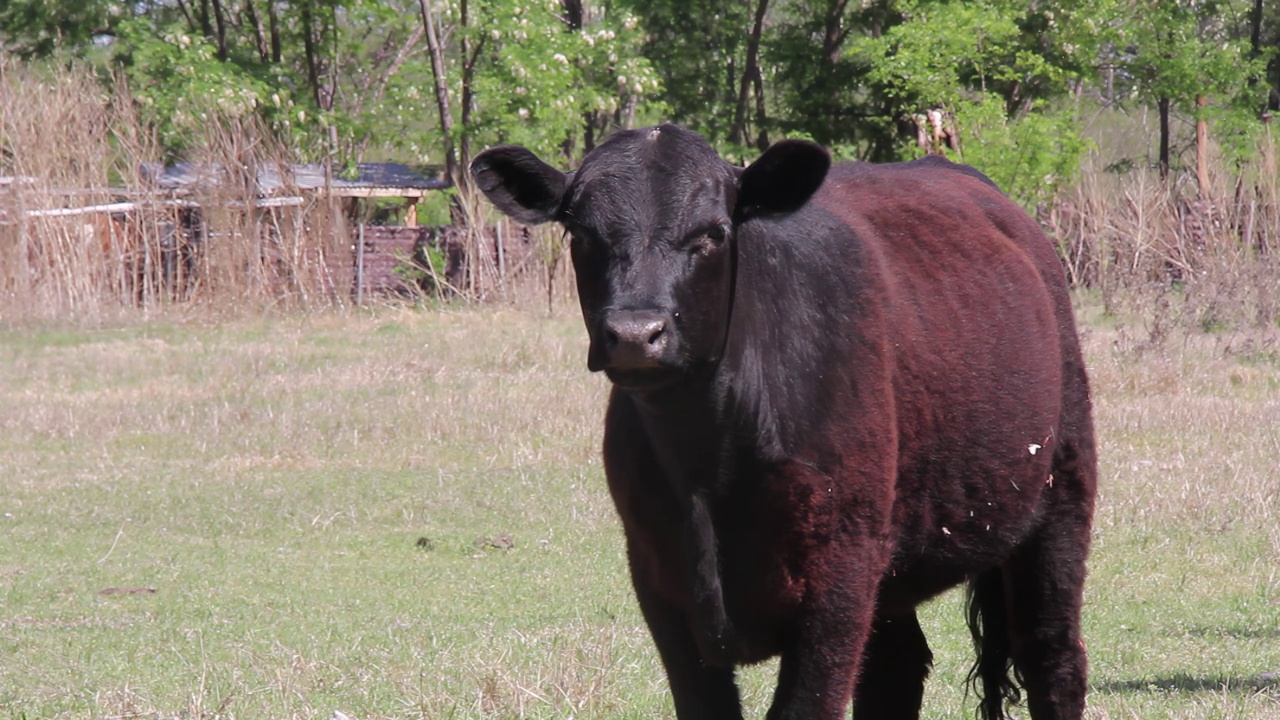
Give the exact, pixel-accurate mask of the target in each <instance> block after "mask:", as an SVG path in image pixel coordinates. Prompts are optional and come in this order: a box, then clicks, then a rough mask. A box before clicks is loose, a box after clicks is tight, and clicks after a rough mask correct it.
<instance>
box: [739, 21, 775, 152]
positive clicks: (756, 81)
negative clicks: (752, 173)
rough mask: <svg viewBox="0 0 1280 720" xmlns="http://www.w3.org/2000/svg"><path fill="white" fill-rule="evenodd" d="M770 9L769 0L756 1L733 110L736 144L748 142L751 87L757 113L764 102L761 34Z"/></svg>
mask: <svg viewBox="0 0 1280 720" xmlns="http://www.w3.org/2000/svg"><path fill="white" fill-rule="evenodd" d="M768 10H769V0H759V2H757V3H756V15H755V22H753V23H752V25H751V36H750V37H748V38H747V62H746V66H745V67H744V68H743V69H742V82H741V83H740V84H739V87H738V105H737V107H735V108H734V111H733V130H732V131H731V132H730V133H729V142H731V143H733V144H735V145H744V144H746V142H747V106H748V97H747V96H748V94H749V92H750V91H751V89H753V88H754V89H755V91H756V106H757V115H760V114H761V113H760V110H762V109H763V107H764V104H763V102H762V98H761V97H760V96H761V86H762V82H761V77H760V35H761V33H762V32H763V31H764V16H765V13H766V12H768ZM756 120H757V122H758V123H759V122H760V121H762V120H763V118H762V117H757V118H756ZM759 130H760V132H761V133H763V132H764V127H763V126H761V127H760V128H759Z"/></svg>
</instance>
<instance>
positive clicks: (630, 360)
mask: <svg viewBox="0 0 1280 720" xmlns="http://www.w3.org/2000/svg"><path fill="white" fill-rule="evenodd" d="M673 337H674V332H673V330H672V322H671V316H670V315H669V314H668V313H665V312H662V311H658V310H613V311H610V312H609V313H607V314H606V315H605V316H604V318H603V319H602V321H601V323H600V329H599V332H598V333H597V337H596V338H595V342H594V343H593V345H594V346H595V347H593V348H592V352H591V355H590V358H589V359H588V360H589V361H588V365H589V366H590V369H591V370H593V371H595V370H612V371H621V372H629V371H633V370H651V369H656V368H660V367H663V365H664V360H665V359H666V358H667V356H668V352H669V351H670V350H671V349H672V346H673V345H674V339H673Z"/></svg>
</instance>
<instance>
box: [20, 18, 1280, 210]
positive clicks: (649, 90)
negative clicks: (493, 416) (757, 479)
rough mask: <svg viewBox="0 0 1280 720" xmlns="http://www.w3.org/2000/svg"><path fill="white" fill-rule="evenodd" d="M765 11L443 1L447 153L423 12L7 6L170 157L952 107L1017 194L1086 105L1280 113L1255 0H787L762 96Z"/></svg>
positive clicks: (715, 136)
mask: <svg viewBox="0 0 1280 720" xmlns="http://www.w3.org/2000/svg"><path fill="white" fill-rule="evenodd" d="M760 1H761V0H585V1H581V2H580V1H577V0H573V1H571V0H469V1H468V2H466V3H462V2H458V1H457V0H428V2H429V7H430V8H431V10H432V13H433V15H434V17H435V18H436V24H437V25H438V27H437V28H436V31H437V33H436V34H437V36H438V37H439V39H440V42H441V44H442V47H441V49H440V50H441V55H442V59H443V62H444V75H445V76H444V78H443V82H444V84H445V86H446V88H447V91H448V98H449V102H450V105H451V107H452V114H453V116H454V118H453V119H454V128H453V130H452V132H453V137H450V138H445V137H443V132H442V130H441V122H440V121H439V116H438V115H437V111H436V107H437V103H436V98H435V96H434V93H435V80H436V78H435V76H434V73H433V70H432V67H431V63H430V61H429V53H427V52H426V47H425V45H426V40H425V37H424V35H425V33H424V27H423V24H422V13H421V7H420V4H419V0H273V2H270V3H268V2H266V0H244V1H243V2H241V3H238V4H231V3H226V2H223V3H220V4H218V3H186V4H185V5H183V6H181V7H180V6H178V5H175V4H172V3H171V2H168V1H167V0H141V1H140V2H124V1H123V0H87V1H85V2H81V1H79V0H11V2H8V3H4V4H2V5H0V44H2V47H3V48H4V50H5V51H6V52H7V53H9V54H13V55H17V56H19V57H23V58H53V59H54V61H56V62H61V61H62V60H64V59H65V58H67V57H83V58H88V59H90V60H91V61H97V62H101V63H103V64H104V66H105V65H114V66H116V67H119V68H123V70H124V71H125V73H126V75H127V77H128V79H129V80H130V84H131V89H132V91H133V92H134V93H135V94H136V95H137V96H138V98H139V99H140V101H141V102H142V103H143V105H144V106H145V108H146V109H147V110H148V112H149V114H150V117H152V118H153V119H154V121H155V123H156V125H157V128H158V130H159V134H160V136H161V138H162V140H163V142H164V143H165V147H166V150H167V152H168V153H169V154H170V155H172V156H177V155H181V154H183V153H184V152H186V151H187V149H188V145H189V144H190V142H191V138H192V131H193V129H195V128H198V127H199V126H200V124H201V123H207V122H208V118H210V117H232V118H243V117H247V116H250V115H256V116H258V117H260V118H263V119H265V120H267V121H268V122H269V124H270V126H271V127H272V128H274V130H275V131H276V132H277V133H279V134H280V136H281V137H282V138H283V139H285V140H286V141H287V143H288V144H289V145H290V146H291V147H292V148H293V149H294V151H295V152H296V154H298V155H299V156H301V157H302V158H304V159H311V160H317V159H321V158H324V157H327V156H328V155H330V154H331V153H332V152H334V151H335V150H336V151H337V154H338V159H339V160H340V161H343V162H347V161H360V160H373V159H398V160H402V161H409V162H413V163H426V162H432V163H440V162H441V161H442V159H443V157H442V155H443V152H444V150H445V148H447V147H462V148H469V149H472V150H475V149H479V148H480V147H483V146H486V145H490V144H494V143H499V142H508V143H520V144H524V145H527V146H530V147H531V148H533V149H534V150H535V151H537V152H538V153H540V154H541V155H543V156H544V157H552V156H556V155H560V156H561V157H562V159H563V160H564V162H565V163H566V164H573V163H574V162H575V161H576V160H577V158H578V157H579V156H580V155H581V153H582V151H583V150H584V148H586V147H589V146H590V145H592V144H594V143H595V142H596V141H598V139H599V138H600V137H601V136H602V135H604V134H607V132H609V131H610V130H612V129H616V128H619V127H628V126H632V125H634V124H637V123H644V122H651V121H658V120H664V119H669V120H674V121H676V122H680V123H682V124H685V125H687V126H689V127H691V128H693V129H695V130H698V131H700V132H702V133H703V134H704V135H706V136H707V137H708V138H709V139H710V140H711V141H712V143H713V144H715V145H716V146H717V147H718V148H719V149H720V150H721V151H722V152H723V153H725V155H726V156H727V157H730V158H737V157H742V158H749V157H751V156H752V155H753V154H754V153H755V149H754V147H748V146H751V145H754V143H755V141H756V138H757V136H758V135H761V134H763V135H764V136H766V137H768V138H769V139H773V140H777V139H779V138H780V137H783V136H786V137H809V138H812V139H813V140H815V141H816V142H819V143H821V144H823V145H826V146H828V147H831V148H833V150H834V151H835V153H836V154H837V156H840V157H856V158H864V159H872V160H893V159H900V158H902V157H909V156H911V155H914V154H916V153H918V152H919V150H918V149H916V148H914V147H913V140H914V137H915V134H916V128H915V127H914V125H915V122H914V121H915V118H916V117H917V116H920V115H922V114H923V113H925V112H927V111H931V110H941V111H944V112H946V113H949V115H950V116H951V117H953V118H955V120H956V122H957V123H958V126H957V128H956V129H957V131H958V133H959V135H960V138H961V146H962V153H963V154H964V156H965V159H966V160H969V161H971V162H975V163H978V162H981V163H985V164H986V166H987V167H988V169H990V171H991V172H992V174H993V175H996V176H1004V177H1011V178H1015V179H1014V180H1013V181H1012V182H1014V184H1016V185H1018V186H1019V187H1021V188H1022V189H1021V190H1017V191H1015V193H1014V194H1015V195H1016V196H1018V197H1020V198H1022V199H1023V201H1024V202H1033V201H1034V199H1035V198H1039V197H1041V196H1042V192H1041V185H1043V184H1044V183H1039V182H1038V181H1037V182H1031V181H1030V180H1026V179H1025V178H1031V177H1039V178H1045V177H1049V178H1052V180H1051V182H1049V183H1048V185H1049V186H1052V185H1054V184H1056V183H1058V182H1061V181H1062V180H1064V179H1066V178H1069V177H1070V175H1071V174H1072V173H1071V164H1072V163H1073V162H1074V160H1075V158H1077V157H1078V155H1079V153H1078V150H1077V149H1075V148H1077V147H1078V141H1077V140H1075V139H1074V138H1076V137H1077V136H1078V135H1079V133H1078V131H1077V130H1076V129H1075V128H1073V127H1071V122H1070V117H1071V113H1070V112H1068V111H1067V110H1065V108H1066V106H1067V105H1068V104H1070V102H1071V99H1072V98H1073V97H1079V96H1081V95H1084V94H1091V93H1097V94H1104V95H1105V100H1106V101H1107V102H1111V101H1116V102H1120V103H1125V104H1130V103H1140V104H1152V103H1155V102H1157V101H1159V100H1161V99H1165V98H1167V99H1169V101H1170V102H1171V103H1172V105H1173V107H1174V110H1175V112H1180V113H1182V114H1184V115H1189V116H1192V117H1197V118H1206V119H1208V120H1209V121H1210V123H1211V125H1212V127H1213V136H1214V139H1215V140H1216V141H1217V142H1218V144H1219V145H1220V146H1222V147H1223V149H1224V153H1225V154H1226V156H1227V158H1228V159H1229V160H1231V159H1242V158H1244V156H1245V154H1246V153H1247V148H1249V147H1250V145H1251V142H1252V139H1253V136H1254V135H1255V134H1256V132H1257V130H1258V126H1259V124H1258V122H1257V119H1256V114H1257V112H1258V111H1259V110H1260V109H1261V108H1263V107H1265V106H1266V104H1267V97H1268V93H1269V92H1271V93H1273V95H1274V97H1277V98H1280V94H1277V93H1274V87H1273V86H1274V85H1275V84H1276V83H1280V69H1278V68H1280V63H1278V62H1277V61H1276V55H1275V53H1273V52H1271V51H1269V50H1268V48H1271V47H1274V46H1275V45H1276V43H1275V40H1276V37H1277V35H1276V33H1277V31H1276V30H1275V27H1276V19H1277V15H1276V11H1275V9H1274V8H1270V7H1268V8H1266V9H1264V11H1263V15H1262V19H1263V22H1262V23H1261V25H1260V26H1259V29H1260V36H1259V37H1260V43H1259V46H1258V47H1257V48H1254V47H1251V45H1250V43H1249V40H1248V38H1249V36H1250V34H1251V32H1250V31H1251V28H1252V25H1251V22H1252V15H1251V13H1250V12H1249V11H1250V10H1251V9H1252V8H1251V7H1250V5H1249V4H1248V3H1244V2H1240V1H1237V2H1229V1H1228V0H1196V1H1195V2H1190V1H1188V2H1167V1H1165V0H1045V1H1042V2H1035V3H1026V2H1019V1H1018V0H861V2H856V3H854V2H831V1H830V0H771V2H769V4H768V13H767V15H765V16H764V17H765V22H764V25H763V29H762V34H761V37H760V47H759V62H758V65H759V70H760V78H759V88H758V89H757V87H756V85H755V84H753V83H751V82H747V83H744V78H746V79H747V80H750V75H749V72H748V63H747V55H748V45H749V41H750V38H751V34H752V29H753V24H754V18H755V12H756V10H757V9H758V8H759V7H760V4H759V3H760ZM464 8H465V14H464ZM219 12H221V16H220V17H219V16H218V13H219ZM103 69H104V70H106V69H115V68H107V67H104V68H103ZM1269 71H1270V73H1271V75H1270V76H1269V75H1268V72H1269ZM110 74H111V73H109V72H103V73H102V75H103V77H108V76H109V75H110ZM1268 79H1269V80H1268ZM1104 86H1105V88H1104ZM744 88H748V90H749V95H750V98H749V99H748V101H747V105H749V106H750V108H749V111H748V112H747V115H749V119H748V120H747V122H748V123H750V125H751V127H750V128H749V133H747V134H749V135H750V137H744V135H743V132H744V131H747V130H748V128H747V127H746V126H745V125H740V124H739V120H740V118H741V117H744V116H742V113H743V110H744V109H745V108H744V107H742V106H741V102H740V101H741V99H742V98H743V95H742V91H743V89H744ZM1201 98H1204V99H1205V100H1207V102H1206V103H1204V104H1199V103H1198V102H1197V101H1198V100H1199V99H1201ZM331 130H336V136H337V138H336V139H337V145H336V147H335V146H334V145H333V144H332V142H331V137H330V131H331ZM731 137H732V138H735V142H736V143H737V144H736V145H731V143H730V138H731ZM1028 143H1030V146H1028ZM1015 146H1016V147H1015ZM1055 153H1056V154H1059V155H1061V157H1060V158H1056V159H1055V158H1053V157H1052V156H1053V155H1054V154H1055ZM1032 187H1035V188H1037V189H1035V190H1032Z"/></svg>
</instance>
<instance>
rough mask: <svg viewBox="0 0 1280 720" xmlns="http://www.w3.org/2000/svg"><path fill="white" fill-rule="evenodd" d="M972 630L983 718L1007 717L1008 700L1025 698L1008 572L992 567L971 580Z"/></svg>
mask: <svg viewBox="0 0 1280 720" xmlns="http://www.w3.org/2000/svg"><path fill="white" fill-rule="evenodd" d="M968 596H969V633H970V634H971V635H973V649H974V650H975V651H976V652H977V655H978V657H977V659H976V660H975V661H974V663H973V668H972V669H970V670H969V687H971V688H972V689H973V691H974V693H975V694H976V695H977V696H978V699H979V704H978V717H979V718H980V719H981V720H1004V717H1005V715H1004V706H1005V703H1006V702H1007V703H1009V704H1011V705H1017V704H1018V703H1020V702H1021V701H1022V691H1021V690H1020V686H1021V684H1022V683H1021V680H1020V679H1019V678H1018V675H1017V671H1016V670H1015V668H1014V666H1013V651H1012V645H1011V639H1010V637H1009V611H1008V604H1007V601H1006V596H1005V587H1004V574H1003V572H1002V571H1001V569H1000V568H998V567H997V568H992V569H990V570H988V571H986V572H984V573H982V574H981V575H979V576H978V577H976V578H974V579H973V580H971V581H970V582H969V592H968Z"/></svg>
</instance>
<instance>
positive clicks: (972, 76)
mask: <svg viewBox="0 0 1280 720" xmlns="http://www.w3.org/2000/svg"><path fill="white" fill-rule="evenodd" d="M1083 4H1084V3H1059V4H1057V5H1056V6H1055V7H1056V8H1057V10H1058V12H1055V11H1054V10H1053V9H1046V8H1044V7H1040V6H1037V7H1032V8H1029V7H1028V6H1027V5H1026V4H1025V3H1017V2H1012V0H979V1H977V2H970V3H955V2H946V1H945V0H903V1H902V2H899V3H897V4H896V7H897V8H898V9H899V10H900V11H901V12H902V18H903V19H902V22H900V23H898V24H896V25H893V26H892V27H890V28H888V29H887V30H886V31H885V32H884V33H883V34H881V35H879V36H878V37H863V38H858V39H857V40H855V41H854V42H853V43H851V45H850V48H849V54H850V56H851V57H852V58H853V59H854V60H855V61H856V62H857V63H858V64H860V65H862V66H864V67H866V68H867V70H866V74H865V79H866V82H867V83H868V85H869V87H871V88H873V89H874V92H875V93H876V94H877V95H879V96H880V97H881V98H883V104H882V108H884V109H885V110H886V111H887V112H886V113H885V114H882V115H880V116H878V117H874V118H872V119H871V122H873V123H877V124H878V125H879V127H880V128H881V129H882V130H883V131H884V132H886V133H888V132H891V131H892V129H893V128H895V127H898V126H900V125H902V124H904V120H905V119H906V117H910V118H912V119H913V120H914V122H915V123H917V124H924V123H925V118H924V113H925V112H927V111H934V112H941V113H943V114H944V115H946V116H948V117H949V118H952V119H954V124H955V127H954V128H952V129H951V130H952V132H954V133H955V134H956V135H958V138H959V139H958V142H957V143H955V144H957V145H958V151H957V150H952V151H949V154H951V155H954V156H956V157H955V158H954V159H957V160H963V161H964V162H967V163H970V164H972V165H974V166H975V167H978V168H979V169H981V170H983V171H984V172H986V173H987V174H988V175H990V176H991V177H992V179H993V180H995V181H996V183H997V184H999V185H1000V186H1001V187H1002V188H1004V189H1005V190H1006V192H1008V193H1009V194H1010V196H1012V197H1013V198H1014V199H1015V200H1017V201H1018V202H1019V203H1021V204H1022V205H1024V206H1025V207H1028V208H1030V207H1033V206H1034V205H1035V204H1036V203H1037V202H1039V201H1042V200H1045V199H1047V198H1048V197H1049V196H1050V195H1052V194H1053V192H1054V191H1056V190H1057V189H1058V188H1059V187H1060V186H1061V185H1062V184H1063V183H1064V182H1069V181H1070V180H1071V179H1073V178H1074V176H1075V175H1076V173H1077V172H1078V171H1079V165H1080V159H1081V157H1082V156H1083V153H1084V150H1085V147H1086V146H1085V143H1084V141H1083V140H1082V139H1081V137H1080V129H1079V126H1078V124H1077V123H1076V122H1075V118H1074V116H1073V114H1072V113H1070V112H1068V111H1056V112H1051V111H1050V109H1049V108H1050V107H1051V105H1050V104H1049V103H1047V102H1046V100H1047V99H1048V98H1054V97H1062V96H1064V95H1065V94H1066V92H1067V90H1068V87H1069V85H1070V83H1072V82H1075V81H1078V80H1079V79H1080V78H1081V74H1082V72H1083V69H1082V67H1081V65H1080V59H1079V58H1081V57H1090V56H1091V53H1092V52H1093V50H1092V48H1090V47H1089V46H1086V45H1084V44H1083V43H1084V40H1083V38H1085V37H1086V36H1088V35H1089V32H1088V23H1084V24H1081V23H1079V22H1078V21H1077V18H1080V17H1083V16H1084V13H1083V12H1080V11H1082V10H1083V9H1084V8H1083V7H1082V5H1083ZM1065 5H1072V6H1073V7H1071V8H1070V9H1071V10H1073V11H1075V12H1073V13H1070V14H1068V13H1063V12H1062V11H1063V9H1064V7H1063V6H1065ZM914 140H915V138H914V137H913V136H907V135H899V137H898V140H897V144H898V152H899V153H900V154H903V155H908V156H910V155H914V154H919V153H921V152H923V149H922V148H920V147H918V146H917V145H916V144H915V142H914ZM939 149H941V148H939Z"/></svg>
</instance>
